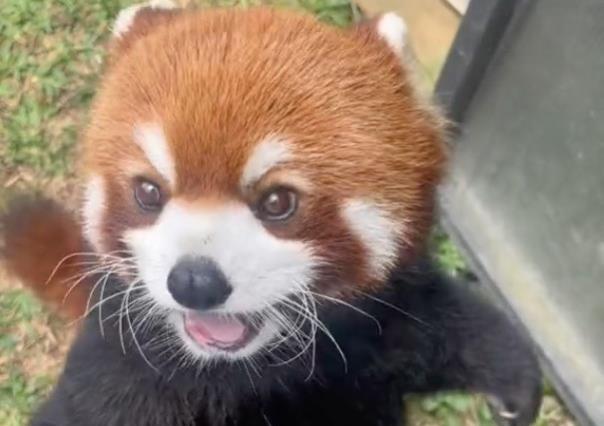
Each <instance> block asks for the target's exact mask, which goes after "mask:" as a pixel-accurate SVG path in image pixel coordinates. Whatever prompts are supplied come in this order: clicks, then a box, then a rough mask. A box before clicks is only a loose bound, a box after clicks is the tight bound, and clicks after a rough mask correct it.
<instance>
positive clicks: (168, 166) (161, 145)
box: [134, 123, 176, 187]
mask: <svg viewBox="0 0 604 426" xmlns="http://www.w3.org/2000/svg"><path fill="white" fill-rule="evenodd" d="M134 141H135V142H136V143H137V144H138V146H140V147H141V149H142V150H143V152H144V153H145V155H146V156H147V159H148V160H149V162H150V163H151V165H152V166H153V167H155V169H156V170H157V171H158V172H159V173H160V174H161V175H162V176H163V177H164V178H165V179H166V180H167V181H168V182H169V183H170V185H172V186H173V187H174V185H176V169H175V167H174V160H173V159H172V154H171V153H170V147H169V146H168V141H167V140H166V136H165V134H164V131H163V130H162V128H161V126H160V125H159V124H156V123H146V124H139V125H137V126H135V128H134Z"/></svg>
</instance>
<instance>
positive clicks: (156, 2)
mask: <svg viewBox="0 0 604 426" xmlns="http://www.w3.org/2000/svg"><path fill="white" fill-rule="evenodd" d="M145 7H149V8H151V9H165V10H167V9H175V8H176V7H177V6H176V4H174V3H173V2H172V1H171V0H151V1H150V2H148V3H139V4H135V5H132V6H130V7H127V8H125V9H122V10H121V11H120V13H119V14H118V15H117V18H116V19H115V22H114V23H113V36H114V37H122V36H124V34H126V33H127V32H128V31H130V28H131V27H132V23H133V22H134V18H135V17H136V14H137V13H138V12H139V10H141V9H143V8H145Z"/></svg>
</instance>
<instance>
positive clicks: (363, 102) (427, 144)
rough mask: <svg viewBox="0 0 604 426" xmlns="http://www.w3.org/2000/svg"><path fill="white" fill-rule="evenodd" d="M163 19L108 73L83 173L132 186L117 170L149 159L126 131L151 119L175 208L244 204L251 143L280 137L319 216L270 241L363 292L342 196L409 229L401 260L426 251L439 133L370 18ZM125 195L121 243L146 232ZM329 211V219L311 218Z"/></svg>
mask: <svg viewBox="0 0 604 426" xmlns="http://www.w3.org/2000/svg"><path fill="white" fill-rule="evenodd" d="M154 13H155V14H156V15H157V14H161V12H154ZM166 16H169V19H166V20H164V21H162V22H161V23H160V24H159V25H157V27H156V28H155V29H153V30H150V27H149V22H158V21H157V19H156V17H154V20H153V21H147V20H146V19H145V16H141V17H139V18H138V19H137V20H136V21H135V29H134V30H133V32H132V34H131V36H130V37H129V38H128V39H127V40H128V41H127V42H128V49H127V50H126V51H124V50H119V51H118V55H117V56H118V58H117V59H116V60H115V62H114V63H113V65H112V66H111V68H110V70H109V72H108V73H107V76H106V78H105V80H104V83H103V86H102V90H101V91H100V93H99V96H98V98H97V102H96V104H95V107H94V110H93V114H92V116H93V121H92V125H91V127H90V130H89V132H88V134H87V137H86V146H87V150H86V151H87V155H86V158H87V165H88V170H89V171H90V172H91V173H95V174H100V175H102V176H111V177H112V179H114V180H115V179H116V177H117V176H121V177H120V178H119V179H117V180H121V181H122V182H123V185H122V186H126V185H128V182H129V181H130V180H131V179H132V176H131V175H124V173H123V170H125V167H124V164H125V162H133V161H140V159H141V158H142V157H143V155H142V153H141V151H140V149H139V148H138V147H137V146H136V145H135V143H134V142H133V140H132V129H133V126H134V125H135V124H137V123H144V122H159V123H160V124H161V125H162V127H163V129H164V132H165V133H166V137H167V139H168V141H169V144H170V147H171V150H172V155H173V157H174V159H175V162H176V169H177V176H178V184H177V187H176V188H175V189H174V192H173V193H172V194H171V196H172V197H174V198H184V199H188V200H196V199H198V198H200V197H208V196H217V195H221V196H226V197H230V198H233V199H240V200H244V201H245V200H248V201H249V199H250V198H253V195H254V194H244V193H241V192H240V191H239V179H240V176H241V171H242V169H243V167H244V165H245V163H246V160H247V159H248V157H249V154H250V152H251V150H252V149H253V147H254V146H255V144H257V143H258V142H259V141H261V140H262V139H263V138H265V137H266V136H268V135H270V134H275V133H276V134H278V135H280V136H285V137H286V138H287V139H288V140H289V141H290V142H291V144H292V145H293V147H294V150H295V154H296V157H297V158H295V159H294V160H293V161H291V162H289V163H288V164H286V165H285V166H284V167H285V168H286V169H287V170H295V171H299V172H300V174H301V175H302V176H304V177H305V178H308V179H309V180H310V181H311V182H312V185H313V188H312V190H311V191H309V192H308V193H307V194H304V197H305V203H306V209H305V210H306V211H307V212H313V213H312V214H310V213H309V214H307V215H304V214H301V215H299V216H300V217H299V218H298V219H297V220H296V221H295V223H294V224H292V225H291V226H288V227H287V228H282V229H278V230H275V231H276V232H278V234H279V236H281V237H286V238H295V239H304V240H306V241H311V242H313V243H314V245H315V246H318V247H319V250H320V251H321V252H325V253H330V255H329V258H330V259H333V260H336V259H338V261H337V262H336V263H337V264H338V265H343V264H345V265H347V270H348V271H349V273H350V272H354V270H355V269H356V272H355V273H354V274H353V276H354V277H355V279H354V281H353V282H355V284H357V285H370V284H371V282H370V281H371V280H370V277H369V276H368V274H367V271H366V268H365V267H364V266H363V265H364V262H363V259H364V258H365V257H366V256H365V254H364V251H363V248H362V245H361V244H360V243H359V242H356V241H355V237H354V236H352V235H350V232H349V231H347V229H346V226H345V225H344V224H343V223H341V219H340V218H339V216H338V215H337V214H335V213H337V208H338V206H339V205H341V202H342V201H343V200H344V199H349V198H352V197H357V198H363V197H367V198H370V199H371V200H373V201H375V202H377V203H379V204H380V205H382V206H384V207H385V208H386V209H387V210H388V211H389V213H390V214H391V215H392V216H393V218H395V219H396V220H397V221H398V222H401V223H404V224H405V232H404V236H403V238H402V240H403V241H401V253H404V254H405V256H406V257H407V258H409V257H410V256H412V254H413V252H415V251H416V250H417V249H420V248H421V246H422V244H423V240H424V238H425V236H426V234H427V232H428V228H429V226H430V223H431V216H432V210H433V198H434V190H435V186H436V184H437V182H438V181H439V178H440V175H441V166H442V163H443V160H444V152H443V146H442V144H441V129H440V125H439V122H438V120H437V119H436V118H435V116H434V115H433V114H431V113H430V112H429V111H427V110H426V109H425V108H423V106H421V105H420V103H419V102H418V101H417V100H416V99H415V96H414V92H413V90H414V88H413V87H412V83H411V82H410V81H409V78H408V76H407V73H406V70H405V68H404V67H403V66H402V65H401V63H400V58H399V57H397V55H396V54H395V53H394V52H392V51H391V50H390V49H389V47H388V45H387V44H386V43H385V42H384V41H383V40H382V39H380V38H379V36H378V35H377V34H376V31H375V28H374V27H375V25H376V22H375V21H372V22H369V23H367V24H365V25H363V26H360V27H358V28H356V29H353V30H340V29H336V28H330V27H327V26H324V25H322V24H319V23H318V22H316V21H315V20H314V19H313V18H312V17H308V16H301V15H299V14H295V13H289V12H283V11H280V12H277V11H274V10H270V9H263V8H259V9H254V10H250V11H246V12H242V11H241V10H218V11H200V12H190V13H184V12H182V13H174V12H166ZM137 26H140V27H141V28H144V29H145V31H144V34H143V33H141V32H140V31H139V30H138V29H137V28H136V27H137ZM116 159H121V160H122V161H116ZM149 173H150V174H151V176H153V177H154V178H155V179H158V177H157V176H155V175H154V173H155V172H154V171H153V170H152V169H151V167H150V166H149ZM122 194H123V190H121V189H120V190H116V191H113V192H111V193H110V194H109V197H110V200H111V201H110V202H109V205H110V206H111V207H110V211H112V212H120V215H121V219H124V217H126V216H128V215H127V213H126V212H133V214H132V215H130V216H128V217H130V219H131V220H126V221H123V220H122V222H121V223H120V225H119V226H115V225H113V226H112V229H114V230H115V229H117V228H119V229H120V232H121V230H123V229H124V228H127V227H133V226H137V225H139V224H141V223H140V220H141V219H140V218H139V217H138V216H139V215H137V214H136V210H135V209H136V206H135V205H134V204H133V203H132V201H127V200H118V198H121V196H122ZM118 206H119V207H118ZM326 206H331V208H332V210H330V211H329V212H326V214H324V215H319V214H315V212H317V211H323V210H326ZM327 222H329V223H327ZM111 223H112V220H111V219H108V220H107V223H106V226H107V232H109V227H110V226H111ZM118 237H119V232H115V233H114V234H113V239H114V240H117V238H118ZM345 259H358V260H359V262H355V263H353V265H359V266H358V267H356V268H355V267H353V266H351V263H350V262H347V261H345ZM342 261H344V262H343V263H342ZM340 269H341V268H340ZM346 278H348V279H346V280H345V281H349V278H350V277H346Z"/></svg>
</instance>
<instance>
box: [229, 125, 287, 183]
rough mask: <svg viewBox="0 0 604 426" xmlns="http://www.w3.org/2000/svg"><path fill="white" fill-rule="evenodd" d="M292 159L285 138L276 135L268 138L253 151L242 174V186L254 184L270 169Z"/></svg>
mask: <svg viewBox="0 0 604 426" xmlns="http://www.w3.org/2000/svg"><path fill="white" fill-rule="evenodd" d="M291 157H292V155H291V151H290V149H289V146H288V143H287V141H286V140H285V139H284V138H281V137H279V136H275V135H271V136H268V137H266V138H265V139H263V140H262V141H261V142H260V143H259V144H258V145H256V146H255V147H254V149H253V150H252V153H251V154H250V157H249V158H248V160H247V163H246V164H245V167H244V168H243V173H242V174H241V180H240V184H241V186H242V187H246V186H249V185H252V184H254V183H255V182H257V181H258V180H260V179H261V178H262V177H263V176H264V175H265V174H266V173H267V172H268V171H269V170H270V169H272V168H273V167H275V166H277V165H279V164H281V163H283V162H285V161H288V160H289V159H291Z"/></svg>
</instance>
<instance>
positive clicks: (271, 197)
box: [257, 188, 298, 221]
mask: <svg viewBox="0 0 604 426" xmlns="http://www.w3.org/2000/svg"><path fill="white" fill-rule="evenodd" d="M297 208H298V197H297V195H296V193H295V192H294V191H292V190H290V189H288V188H277V189H273V190H271V191H269V192H268V193H266V194H265V195H264V196H263V197H262V198H261V199H260V204H259V205H258V209H257V215H258V217H259V218H260V219H261V220H268V221H278V220H285V219H289V218H290V217H291V216H292V215H293V214H294V213H295V212H296V209H297Z"/></svg>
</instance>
